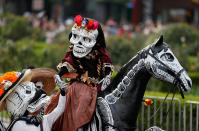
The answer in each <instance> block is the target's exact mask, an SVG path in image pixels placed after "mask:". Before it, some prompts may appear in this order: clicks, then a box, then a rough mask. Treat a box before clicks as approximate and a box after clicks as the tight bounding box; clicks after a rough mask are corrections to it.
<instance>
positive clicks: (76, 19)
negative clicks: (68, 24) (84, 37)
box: [74, 15, 82, 26]
mask: <svg viewBox="0 0 199 131" xmlns="http://www.w3.org/2000/svg"><path fill="white" fill-rule="evenodd" d="M74 22H75V23H77V25H78V26H81V23H82V17H81V15H77V16H76V17H75V18H74Z"/></svg>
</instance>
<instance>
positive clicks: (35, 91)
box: [0, 69, 67, 131]
mask: <svg viewBox="0 0 199 131" xmlns="http://www.w3.org/2000/svg"><path fill="white" fill-rule="evenodd" d="M39 72H44V73H46V72H47V71H46V70H42V69H41V70H39ZM39 72H37V74H38V73H39ZM47 73H48V74H51V75H52V74H53V73H52V72H47ZM32 74H33V73H32V70H31V69H27V70H24V71H23V72H22V73H20V72H7V73H5V74H4V75H3V76H0V87H1V88H0V92H1V94H0V105H1V107H3V105H5V107H6V109H7V110H8V112H10V113H11V115H12V122H11V123H10V125H9V126H8V128H7V129H5V127H3V128H2V127H1V128H2V129H3V130H2V131H4V130H8V131H10V130H12V131H27V130H29V131H40V130H41V131H50V130H51V128H52V125H53V123H54V122H55V120H56V119H57V118H58V117H59V116H60V115H61V114H62V113H63V112H64V108H65V101H66V98H65V89H66V88H67V85H66V83H65V82H63V81H62V80H61V79H60V77H59V76H58V75H55V76H54V75H53V76H50V77H54V81H48V82H49V83H52V84H53V83H56V85H57V86H58V87H59V89H60V91H61V93H60V96H59V102H58V106H57V107H56V108H55V109H54V110H53V111H52V112H51V113H50V114H48V115H44V109H43V107H44V106H45V105H47V104H48V103H50V97H49V96H47V95H46V93H45V92H44V91H43V90H42V89H39V88H37V87H36V86H35V83H33V82H31V79H32V77H34V78H36V76H33V75H32ZM50 77H47V78H48V79H50ZM41 79H43V80H44V79H45V78H44V77H43V78H41ZM40 109H41V110H40ZM38 110H40V113H39V114H38V115H37V116H32V115H28V114H29V113H35V112H36V111H38Z"/></svg>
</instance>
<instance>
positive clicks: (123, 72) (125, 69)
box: [100, 55, 140, 95]
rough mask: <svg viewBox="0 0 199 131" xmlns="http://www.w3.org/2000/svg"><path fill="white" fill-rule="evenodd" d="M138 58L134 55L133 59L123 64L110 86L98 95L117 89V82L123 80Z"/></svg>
mask: <svg viewBox="0 0 199 131" xmlns="http://www.w3.org/2000/svg"><path fill="white" fill-rule="evenodd" d="M139 59H140V57H138V55H136V56H135V57H133V58H132V59H131V60H130V61H129V62H128V63H127V64H125V65H124V66H123V67H122V68H121V69H120V70H119V71H118V73H117V75H116V76H115V78H114V79H113V81H112V82H111V84H110V85H109V86H108V87H107V88H106V89H105V91H103V93H100V94H103V95H105V94H108V93H111V92H112V91H113V90H114V89H115V88H117V85H118V84H119V82H121V80H122V79H123V78H124V76H125V75H126V73H127V72H128V71H129V70H131V69H132V65H135V64H137V62H138V61H139Z"/></svg>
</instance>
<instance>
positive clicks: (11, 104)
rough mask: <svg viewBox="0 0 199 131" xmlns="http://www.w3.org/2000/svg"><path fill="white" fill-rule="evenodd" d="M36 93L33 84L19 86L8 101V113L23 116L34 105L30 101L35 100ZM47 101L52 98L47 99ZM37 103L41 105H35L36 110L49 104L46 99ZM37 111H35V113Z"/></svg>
mask: <svg viewBox="0 0 199 131" xmlns="http://www.w3.org/2000/svg"><path fill="white" fill-rule="evenodd" d="M36 92H37V90H36V86H35V84H34V83H32V82H23V83H21V84H20V85H18V87H17V88H16V89H15V90H14V91H13V92H12V93H11V94H10V95H9V96H8V97H7V99H6V107H7V110H8V112H10V113H11V114H12V115H14V116H21V115H23V114H24V113H25V111H26V110H27V109H28V107H29V106H30V105H31V106H33V105H32V103H31V104H30V101H31V100H32V99H33V97H34V96H35V94H36ZM46 99H50V98H48V97H46ZM39 101H40V103H39ZM37 103H39V104H36V103H35V105H34V107H35V108H34V109H37V110H38V107H40V108H41V105H45V104H47V103H46V100H44V98H43V99H38V101H37ZM41 103H42V104H41ZM29 104H30V105H29ZM37 110H34V111H33V112H35V111H37Z"/></svg>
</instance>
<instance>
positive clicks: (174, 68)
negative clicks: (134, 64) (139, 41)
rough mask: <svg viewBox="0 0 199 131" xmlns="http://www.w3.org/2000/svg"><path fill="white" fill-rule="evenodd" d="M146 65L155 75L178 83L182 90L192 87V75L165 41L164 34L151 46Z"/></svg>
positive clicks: (172, 82) (174, 83) (163, 79)
mask: <svg viewBox="0 0 199 131" xmlns="http://www.w3.org/2000/svg"><path fill="white" fill-rule="evenodd" d="M145 65H146V68H147V70H148V71H149V72H150V74H151V75H152V76H153V77H155V78H157V79H159V80H162V81H166V82H169V83H171V84H173V85H176V86H178V87H179V88H180V89H181V90H182V91H189V90H190V89H191V86H192V81H191V79H190V77H189V76H188V75H187V73H186V71H185V70H184V68H183V67H182V66H181V64H180V63H179V61H178V59H177V58H176V57H175V55H174V53H173V52H172V50H171V49H170V48H169V46H168V45H167V43H165V42H163V36H161V37H160V38H159V40H158V41H157V42H156V43H154V44H152V45H150V46H149V48H148V51H147V55H146V58H145Z"/></svg>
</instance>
